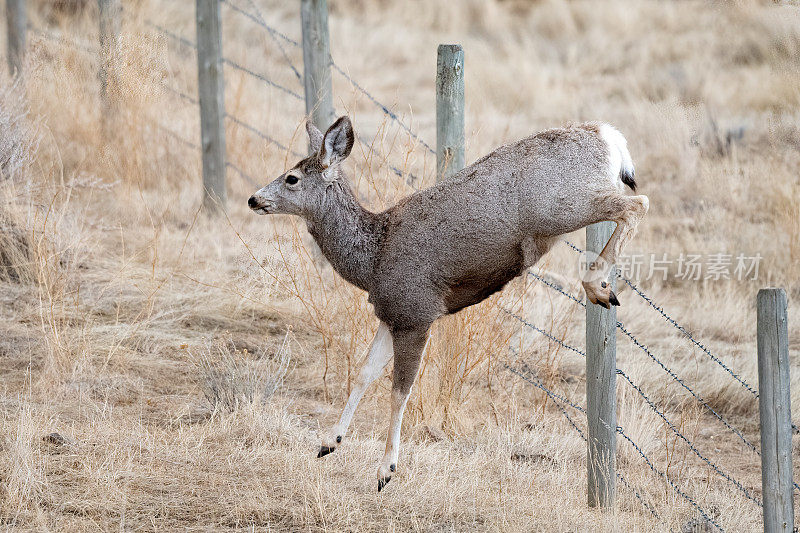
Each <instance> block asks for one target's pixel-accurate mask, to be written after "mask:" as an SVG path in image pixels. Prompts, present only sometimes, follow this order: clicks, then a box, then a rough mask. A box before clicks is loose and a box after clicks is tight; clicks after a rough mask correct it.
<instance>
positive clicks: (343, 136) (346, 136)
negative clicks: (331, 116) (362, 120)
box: [319, 116, 355, 167]
mask: <svg viewBox="0 0 800 533" xmlns="http://www.w3.org/2000/svg"><path fill="white" fill-rule="evenodd" d="M354 142H355V136H354V135H353V125H352V124H351V123H350V119H349V118H347V117H346V116H345V117H339V118H338V120H336V122H334V123H333V125H332V126H331V127H330V128H328V131H327V132H325V137H324V138H323V139H322V149H321V150H320V152H319V160H320V162H322V164H323V165H324V166H326V167H329V166H331V165H332V164H334V163H338V162H339V161H342V160H344V159H345V158H346V157H347V156H348V155H350V151H351V150H352V149H353V143H354Z"/></svg>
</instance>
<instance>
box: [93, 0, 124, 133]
mask: <svg viewBox="0 0 800 533" xmlns="http://www.w3.org/2000/svg"><path fill="white" fill-rule="evenodd" d="M97 6H98V9H99V13H100V17H99V19H100V21H99V23H100V72H99V77H100V98H101V100H102V105H103V129H104V133H103V134H104V136H105V138H106V139H107V138H108V136H109V133H110V132H111V128H110V118H111V115H112V114H113V113H114V96H113V94H111V95H109V87H110V88H111V92H112V93H113V92H114V91H116V90H118V87H117V85H118V83H119V80H118V78H117V67H116V60H117V43H118V41H119V32H120V23H121V17H122V4H121V3H120V0H97Z"/></svg>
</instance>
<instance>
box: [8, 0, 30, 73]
mask: <svg viewBox="0 0 800 533" xmlns="http://www.w3.org/2000/svg"><path fill="white" fill-rule="evenodd" d="M6 25H7V33H8V50H7V54H8V71H9V72H10V73H11V75H12V76H13V75H15V74H16V75H20V74H22V65H23V62H24V61H25V33H26V29H27V25H28V17H27V13H26V11H25V0H6Z"/></svg>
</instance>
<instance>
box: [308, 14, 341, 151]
mask: <svg viewBox="0 0 800 533" xmlns="http://www.w3.org/2000/svg"><path fill="white" fill-rule="evenodd" d="M300 17H301V19H302V24H303V72H304V83H305V91H306V115H308V116H309V117H311V122H313V123H314V125H315V126H316V127H317V128H319V129H320V131H322V133H325V130H327V129H328V127H329V126H330V125H331V124H333V121H334V120H335V119H336V116H335V114H334V110H333V89H332V88H331V47H330V40H329V35H328V2H327V0H302V2H301V3H300ZM309 151H310V146H309Z"/></svg>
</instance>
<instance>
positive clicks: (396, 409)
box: [378, 326, 430, 492]
mask: <svg viewBox="0 0 800 533" xmlns="http://www.w3.org/2000/svg"><path fill="white" fill-rule="evenodd" d="M429 327H430V326H424V327H416V328H413V329H403V330H394V331H393V332H392V337H393V339H394V349H395V356H394V376H393V380H392V416H391V420H390V422H389V435H388V437H387V439H386V452H385V453H384V455H383V460H382V461H381V466H380V467H379V468H378V492H380V491H381V489H383V487H385V486H386V484H387V483H388V482H389V480H390V479H392V475H393V474H394V472H395V470H396V469H397V458H398V456H399V454H400V427H401V426H402V425H403V412H404V411H405V409H406V403H408V397H409V395H410V394H411V385H413V384H414V380H415V379H416V378H417V372H418V371H419V363H420V361H421V360H422V355H423V352H424V351H425V345H426V343H427V341H428V329H429Z"/></svg>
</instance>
